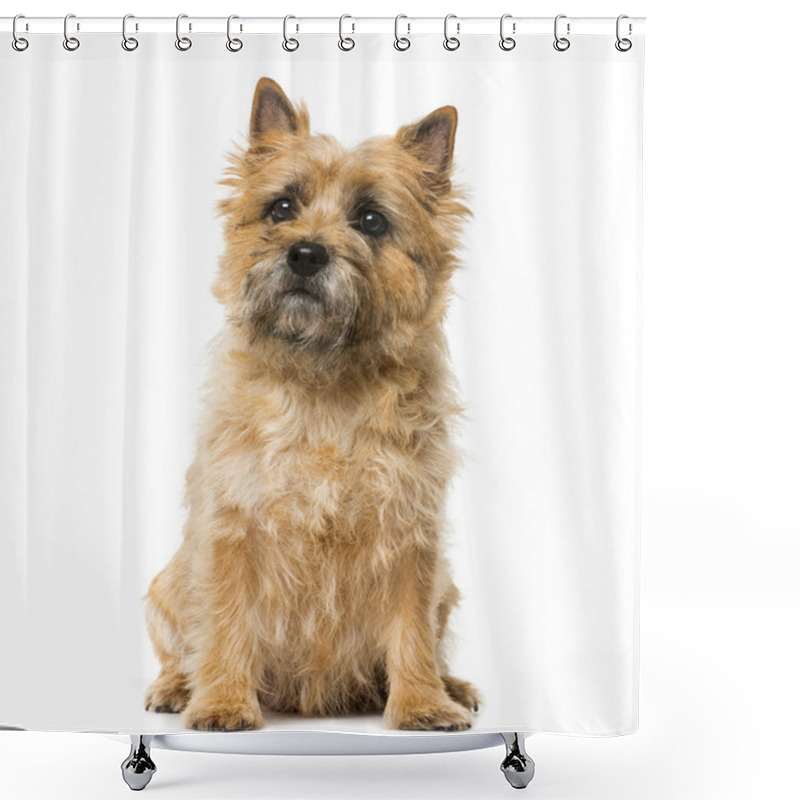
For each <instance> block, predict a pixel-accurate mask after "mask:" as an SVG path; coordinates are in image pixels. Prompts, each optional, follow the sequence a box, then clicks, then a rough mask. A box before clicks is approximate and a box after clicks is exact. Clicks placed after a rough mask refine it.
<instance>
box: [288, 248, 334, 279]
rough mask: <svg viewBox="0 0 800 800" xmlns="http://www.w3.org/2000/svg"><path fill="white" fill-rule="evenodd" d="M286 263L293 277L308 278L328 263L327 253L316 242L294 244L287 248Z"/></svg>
mask: <svg viewBox="0 0 800 800" xmlns="http://www.w3.org/2000/svg"><path fill="white" fill-rule="evenodd" d="M286 261H287V263H288V264H289V268H290V269H291V270H292V272H294V273H295V275H300V276H301V277H303V278H310V277H311V276H312V275H316V273H318V272H319V271H320V270H321V269H322V268H323V267H324V266H325V265H326V264H327V263H328V261H329V258H328V251H327V249H326V248H325V246H324V245H321V244H319V243H317V242H306V241H303V242H295V243H294V244H293V245H292V246H291V247H290V248H289V252H288V253H287V256H286Z"/></svg>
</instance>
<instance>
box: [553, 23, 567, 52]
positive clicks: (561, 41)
mask: <svg viewBox="0 0 800 800" xmlns="http://www.w3.org/2000/svg"><path fill="white" fill-rule="evenodd" d="M566 18H567V15H566V14H559V15H558V16H557V17H556V19H555V22H554V23H553V36H555V41H554V42H553V47H555V49H556V50H558V52H559V53H563V52H564V51H565V50H569V45H570V41H569V39H567V38H566V36H559V35H558V21H559V20H560V19H566ZM567 35H569V22H568V23H567Z"/></svg>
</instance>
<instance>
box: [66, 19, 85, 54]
mask: <svg viewBox="0 0 800 800" xmlns="http://www.w3.org/2000/svg"><path fill="white" fill-rule="evenodd" d="M71 19H75V15H74V14H67V16H66V17H64V49H65V50H69V51H70V53H71V52H73V51H74V50H77V49H78V48H79V47H80V46H81V42H80V39H78V38H76V37H75V36H70V35H69V30H68V29H67V26H68V25H69V21H70V20H71ZM77 30H80V28H77Z"/></svg>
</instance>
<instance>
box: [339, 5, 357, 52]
mask: <svg viewBox="0 0 800 800" xmlns="http://www.w3.org/2000/svg"><path fill="white" fill-rule="evenodd" d="M346 19H353V18H352V17H351V16H350V15H349V14H342V16H341V17H339V49H340V50H344V51H345V52H347V51H348V50H352V49H353V48H354V47H355V46H356V43H355V41H354V40H353V39H351V38H350V37H349V36H345V35H344V33H343V31H342V26H343V24H344V21H345V20H346ZM351 24H352V26H353V33H355V30H356V24H355V22H353V23H351Z"/></svg>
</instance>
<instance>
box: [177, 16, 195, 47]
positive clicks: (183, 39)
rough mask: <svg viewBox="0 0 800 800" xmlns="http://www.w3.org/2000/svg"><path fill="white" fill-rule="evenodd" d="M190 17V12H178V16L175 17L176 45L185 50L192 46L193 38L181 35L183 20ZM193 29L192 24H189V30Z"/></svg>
mask: <svg viewBox="0 0 800 800" xmlns="http://www.w3.org/2000/svg"><path fill="white" fill-rule="evenodd" d="M188 18H189V15H188V14H178V16H177V17H176V18H175V47H177V48H178V50H181V51H183V52H185V51H186V50H188V49H189V48H190V47H191V46H192V40H191V39H190V38H189V37H188V36H181V20H182V19H188ZM191 29H192V26H191V25H189V30H191Z"/></svg>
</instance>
